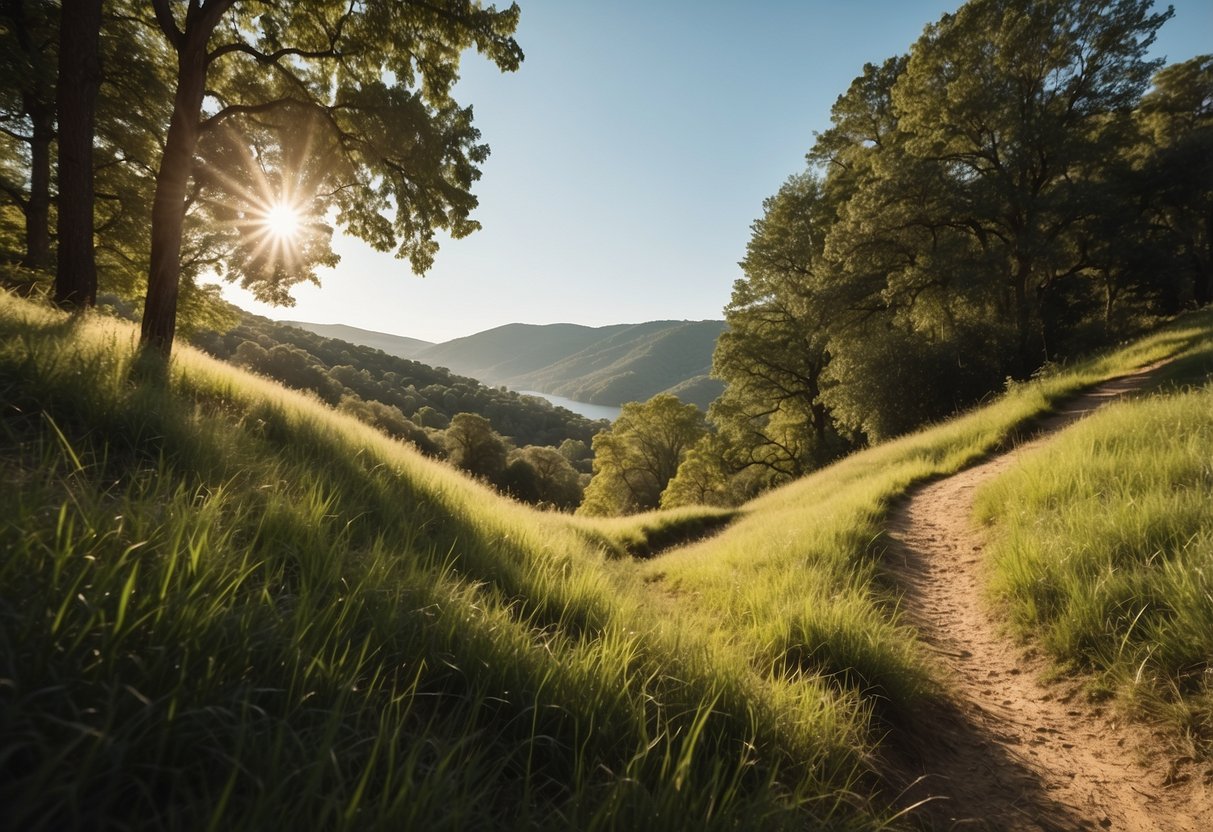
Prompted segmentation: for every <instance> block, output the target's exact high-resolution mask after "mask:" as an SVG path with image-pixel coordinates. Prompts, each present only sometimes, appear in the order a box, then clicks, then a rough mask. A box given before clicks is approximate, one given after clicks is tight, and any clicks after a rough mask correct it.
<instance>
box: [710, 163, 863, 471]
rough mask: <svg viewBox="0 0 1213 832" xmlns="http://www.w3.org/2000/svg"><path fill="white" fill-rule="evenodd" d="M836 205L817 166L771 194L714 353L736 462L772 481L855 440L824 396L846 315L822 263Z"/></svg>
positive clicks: (720, 403)
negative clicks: (836, 329) (841, 428)
mask: <svg viewBox="0 0 1213 832" xmlns="http://www.w3.org/2000/svg"><path fill="white" fill-rule="evenodd" d="M833 213H834V206H833V205H832V204H831V203H830V202H829V200H827V199H826V198H825V196H824V193H823V189H822V185H821V182H820V180H819V179H817V178H816V177H814V176H812V175H810V174H799V175H796V176H793V177H791V178H790V179H788V181H787V182H786V183H784V185H783V187H781V188H780V189H779V192H778V193H777V194H776V195H775V196H773V197H771V198H769V199H767V200H765V201H764V202H763V216H762V218H761V219H759V220H757V221H756V222H755V223H754V224H753V226H751V229H752V234H751V237H750V241H749V243H748V244H747V246H746V256H745V259H744V260H742V261H741V268H742V270H743V271H744V272H745V277H744V278H743V279H741V280H738V281H737V282H736V283H735V284H734V285H733V296H732V299H731V300H730V302H729V305H728V306H727V307H725V312H724V314H725V321H726V322H727V324H728V328H727V329H726V331H725V332H724V333H722V334H721V336H720V338H719V339H718V340H717V342H716V350H715V353H714V355H713V357H712V373H713V375H715V376H716V377H717V378H719V379H721V380H722V381H724V382H725V391H724V393H723V394H722V395H721V396H720V397H719V398H718V399H717V400H716V401H715V402H713V404H712V406H711V409H710V414H711V419H712V421H713V423H715V424H716V426H717V427H718V429H719V430H720V431H721V433H722V434H723V435H725V436H727V438H728V440H729V445H730V448H731V453H730V454H729V458H730V461H731V464H732V466H733V467H734V468H735V469H741V468H746V467H750V466H757V467H759V468H762V469H765V472H766V474H767V476H768V479H769V481H771V482H776V481H782V480H787V479H789V478H794V477H799V476H801V475H803V474H804V473H805V472H807V471H809V470H811V469H813V468H815V467H817V466H819V465H821V464H822V463H824V462H826V461H828V460H830V459H833V458H835V457H836V456H838V454H839V453H841V452H842V451H844V450H845V449H846V448H847V447H848V445H849V443H848V442H847V441H846V440H844V439H843V438H842V437H841V436H840V435H839V433H838V431H837V429H836V426H835V424H834V420H833V418H832V416H831V414H830V412H829V409H828V408H827V407H826V405H825V403H824V401H823V399H822V396H821V393H822V385H823V383H824V376H823V373H824V371H825V368H826V365H827V364H828V362H829V352H828V350H827V339H828V325H829V324H830V323H831V321H832V319H833V318H835V316H836V315H837V313H838V310H837V309H835V308H834V307H833V305H832V304H831V302H830V301H829V300H828V299H827V297H826V294H827V293H826V287H827V281H828V279H829V276H828V273H827V272H826V271H825V270H824V269H823V264H822V248H823V244H824V239H825V234H826V231H827V229H828V228H829V224H830V222H831V220H832V216H833Z"/></svg>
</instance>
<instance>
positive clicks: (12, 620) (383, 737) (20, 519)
mask: <svg viewBox="0 0 1213 832" xmlns="http://www.w3.org/2000/svg"><path fill="white" fill-rule="evenodd" d="M133 343H134V332H133V330H132V329H131V328H130V327H129V326H128V325H126V324H121V323H118V322H115V321H112V320H106V319H101V318H98V317H96V316H86V317H84V318H80V319H72V318H65V317H63V316H61V315H59V314H58V313H53V312H50V311H47V310H44V309H41V308H36V307H33V306H30V305H29V304H27V303H24V302H20V301H16V300H13V299H11V298H9V297H7V296H3V297H0V389H2V390H3V396H2V400H3V408H2V410H0V470H2V471H3V472H4V475H3V476H4V482H3V487H2V488H0V501H2V508H0V510H2V511H3V516H4V518H5V521H4V523H3V525H2V526H0V548H2V549H3V551H4V552H5V557H4V560H3V561H2V562H0V642H2V643H3V644H4V650H3V651H2V652H0V663H2V666H0V678H3V679H4V680H5V682H4V685H3V688H0V747H3V748H4V749H5V753H4V755H3V758H2V759H0V767H2V768H3V776H0V826H3V827H4V828H9V829H70V828H85V827H87V828H97V827H106V828H109V827H122V828H131V829H166V828H168V829H171V828H191V829H194V828H214V829H266V828H297V829H309V828H311V829H321V828H323V829H376V828H383V829H402V828H426V829H468V828H556V829H606V828H618V829H631V828H709V829H711V828H716V829H732V828H738V827H746V826H759V827H763V828H774V829H778V828H804V827H805V826H817V827H828V828H839V829H847V828H854V829H860V828H874V827H875V826H877V825H879V823H880V822H881V819H882V818H883V817H885V811H884V810H883V809H882V808H881V806H882V802H881V799H880V798H879V797H878V796H877V793H876V792H874V790H873V785H872V781H871V780H869V779H865V777H867V775H865V774H864V772H865V770H866V764H865V749H866V748H868V747H869V744H870V743H871V742H872V739H871V738H870V737H869V736H868V734H867V731H866V725H865V716H864V715H865V711H866V708H865V706H864V704H863V703H862V702H860V701H856V700H854V699H853V698H851V697H847V696H844V695H840V694H839V693H838V692H836V691H834V690H833V689H832V688H831V686H830V685H829V684H828V683H827V682H826V681H825V680H823V679H821V678H818V677H815V676H812V675H803V676H802V675H787V674H780V675H778V676H774V677H772V676H770V675H769V674H766V673H758V672H755V671H754V670H753V669H752V668H751V667H750V665H749V662H748V661H747V660H746V657H745V656H744V654H742V653H740V652H738V651H734V650H732V649H730V648H729V647H728V646H727V645H713V644H710V643H708V642H706V641H705V640H704V639H702V638H700V637H699V635H698V634H697V633H695V632H694V631H693V630H691V629H686V628H684V627H682V626H681V625H678V624H676V623H674V624H672V623H671V622H659V619H658V616H656V615H654V614H653V612H651V611H650V610H647V609H646V608H645V607H644V606H643V604H642V602H643V597H642V596H641V594H640V590H639V588H638V586H636V585H635V584H634V582H633V579H632V575H631V571H630V569H628V568H625V563H626V562H623V561H610V560H607V559H606V558H605V551H606V549H605V547H604V546H603V545H602V541H603V540H604V538H602V537H601V536H600V535H598V534H597V533H595V532H594V531H593V530H592V529H588V528H583V527H580V526H578V525H576V524H575V523H574V522H573V521H572V520H570V519H568V518H566V517H564V516H562V515H553V514H543V513H535V512H532V511H529V510H526V509H524V508H522V507H520V506H518V505H516V504H513V503H510V502H508V501H505V500H503V499H501V498H499V497H497V496H496V495H494V494H492V493H490V492H489V491H488V490H486V489H484V488H481V487H479V486H477V485H476V484H474V483H472V482H470V481H468V480H466V479H463V478H462V477H460V476H459V475H457V474H455V473H454V472H452V471H450V470H449V469H446V468H445V467H443V466H440V465H438V464H436V463H431V462H429V461H427V460H426V459H424V458H423V457H420V456H419V455H418V454H416V453H415V452H413V451H412V450H410V449H409V448H408V447H406V446H404V445H401V444H399V443H396V442H392V441H390V440H388V439H387V438H385V437H384V436H382V435H381V434H378V433H377V432H375V431H373V430H371V429H369V428H367V427H365V426H364V425H362V424H361V423H359V422H356V421H354V420H352V419H350V418H346V417H343V416H341V415H339V414H336V413H334V412H333V411H331V410H328V409H327V408H325V407H323V406H321V405H320V404H318V403H317V402H316V401H315V400H314V399H311V398H308V397H306V396H303V395H300V394H297V393H293V392H291V391H287V390H284V389H283V388H280V387H278V386H276V385H274V384H272V383H269V382H267V381H264V380H262V379H259V378H257V377H253V376H249V375H245V374H243V373H241V372H238V371H234V370H233V369H232V368H230V367H228V366H226V365H223V364H220V363H218V362H216V361H214V360H211V359H208V358H206V357H204V356H202V355H200V354H199V353H196V352H194V351H192V350H189V349H186V348H181V349H179V351H178V353H177V355H176V357H175V358H174V361H173V364H172V367H171V369H170V370H169V372H168V373H167V374H163V373H157V372H156V371H155V368H154V367H150V368H149V367H146V366H143V365H141V364H139V363H138V362H135V361H134V359H133V354H132V345H133Z"/></svg>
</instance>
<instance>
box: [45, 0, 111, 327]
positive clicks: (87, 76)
mask: <svg viewBox="0 0 1213 832" xmlns="http://www.w3.org/2000/svg"><path fill="white" fill-rule="evenodd" d="M100 31H101V0H63V18H62V22H61V23H60V28H59V218H58V230H59V260H58V265H57V266H56V271H55V303H57V304H58V305H59V306H61V307H64V308H68V309H81V308H84V307H89V306H94V305H95V304H96V303H97V261H96V256H95V251H94V248H93V133H94V123H95V115H96V107H97V87H98V85H99V84H100V82H101V64H100V60H99V57H98V39H99V36H100Z"/></svg>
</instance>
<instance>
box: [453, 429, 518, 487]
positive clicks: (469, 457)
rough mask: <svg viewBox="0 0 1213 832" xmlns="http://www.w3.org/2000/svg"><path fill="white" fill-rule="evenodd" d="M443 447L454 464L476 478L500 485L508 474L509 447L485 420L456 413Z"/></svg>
mask: <svg viewBox="0 0 1213 832" xmlns="http://www.w3.org/2000/svg"><path fill="white" fill-rule="evenodd" d="M442 444H443V445H444V446H445V447H446V450H447V455H448V458H449V459H450V461H451V462H452V463H454V464H455V465H457V466H459V467H460V468H462V469H463V470H465V471H467V472H468V473H469V474H471V475H473V476H475V477H480V478H481V479H483V480H486V481H488V482H491V483H496V482H498V481H499V480H500V479H501V476H502V474H503V473H504V472H505V467H506V461H507V457H508V454H509V447H508V446H507V445H506V443H505V440H504V439H502V438H501V436H500V435H498V433H497V432H496V431H495V430H493V425H492V423H491V422H489V420H488V419H486V418H484V417H483V416H478V415H477V414H475V413H456V414H455V416H454V418H453V419H451V426H450V427H448V428H447V429H446V431H445V432H444V433H443V434H442Z"/></svg>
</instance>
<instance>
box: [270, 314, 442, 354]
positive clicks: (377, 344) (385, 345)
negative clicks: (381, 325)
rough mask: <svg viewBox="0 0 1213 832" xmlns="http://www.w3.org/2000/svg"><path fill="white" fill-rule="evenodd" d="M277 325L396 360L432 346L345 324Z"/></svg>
mask: <svg viewBox="0 0 1213 832" xmlns="http://www.w3.org/2000/svg"><path fill="white" fill-rule="evenodd" d="M279 323H282V324H286V325H287V326H294V327H298V328H299V329H305V330H307V331H308V332H314V333H315V334H317V335H323V336H324V337H325V338H336V339H337V340H338V341H347V342H349V343H351V344H361V345H362V346H364V347H372V348H374V349H377V350H383V351H384V352H386V353H387V354H388V355H394V356H396V357H397V358H412V357H413V356H415V355H417V353H419V352H422V351H423V350H425V349H428V348H429V347H432V346H434V345H433V343H431V342H430V341H422V340H421V339H420V338H406V337H405V336H403V335H392V334H391V333H387V332H375V331H374V330H370V329H359V328H358V327H356V326H346V325H345V324H311V323H305V322H304V321H279Z"/></svg>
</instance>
